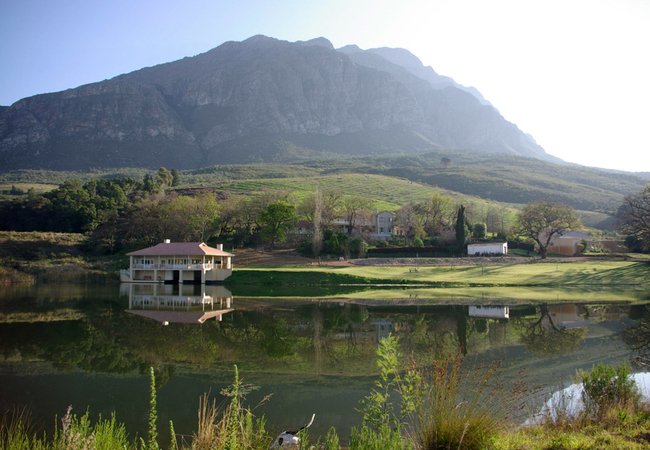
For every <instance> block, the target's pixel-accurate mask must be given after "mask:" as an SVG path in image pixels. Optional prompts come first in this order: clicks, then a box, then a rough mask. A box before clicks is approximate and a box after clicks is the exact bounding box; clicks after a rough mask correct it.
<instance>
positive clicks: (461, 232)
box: [456, 205, 468, 249]
mask: <svg viewBox="0 0 650 450" xmlns="http://www.w3.org/2000/svg"><path fill="white" fill-rule="evenodd" d="M467 231H468V229H467V224H466V219H465V207H464V206H463V205H460V207H459V208H458V215H457V216H456V244H457V245H458V247H460V248H461V249H462V248H463V247H465V243H466V242H467Z"/></svg>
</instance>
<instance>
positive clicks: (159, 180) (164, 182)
mask: <svg viewBox="0 0 650 450" xmlns="http://www.w3.org/2000/svg"><path fill="white" fill-rule="evenodd" d="M173 182H174V176H173V175H172V173H171V172H170V171H169V170H167V169H165V168H164V167H161V168H160V169H158V175H156V184H157V185H158V186H159V187H160V188H162V189H165V188H168V187H171V185H172V183H173Z"/></svg>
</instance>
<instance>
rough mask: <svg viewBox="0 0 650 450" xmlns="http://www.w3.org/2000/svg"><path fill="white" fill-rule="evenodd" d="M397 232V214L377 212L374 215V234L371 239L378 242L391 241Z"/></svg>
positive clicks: (371, 234)
mask: <svg viewBox="0 0 650 450" xmlns="http://www.w3.org/2000/svg"><path fill="white" fill-rule="evenodd" d="M393 234H397V233H396V232H395V214H394V213H392V212H390V211H381V212H378V211H377V210H375V212H374V213H373V214H372V233H370V238H371V239H374V240H377V241H387V240H389V239H390V238H391V237H392V236H393Z"/></svg>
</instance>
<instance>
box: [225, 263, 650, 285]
mask: <svg viewBox="0 0 650 450" xmlns="http://www.w3.org/2000/svg"><path fill="white" fill-rule="evenodd" d="M227 284H231V285H238V284H241V285H246V284H259V285H287V286H291V285H322V284H339V285H345V284H361V285H382V284H383V285H386V284H401V285H431V286H439V287H443V286H447V287H453V286H459V287H460V286H647V285H649V284H650V264H647V263H637V262H626V261H621V262H618V261H612V262H609V261H579V262H563V263H539V264H510V265H490V266H487V265H486V266H445V267H419V268H418V269H417V272H416V271H414V270H413V268H409V267H386V266H358V267H357V266H355V267H334V266H308V267H302V266H301V267H286V266H284V267H283V266H273V267H258V268H254V267H247V268H246V269H236V268H235V270H234V272H233V275H232V276H231V277H230V278H229V279H228V280H227Z"/></svg>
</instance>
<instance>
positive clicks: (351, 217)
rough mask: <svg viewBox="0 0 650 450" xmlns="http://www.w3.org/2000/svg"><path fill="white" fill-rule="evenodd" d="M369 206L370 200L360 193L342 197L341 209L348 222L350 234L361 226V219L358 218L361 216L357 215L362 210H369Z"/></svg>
mask: <svg viewBox="0 0 650 450" xmlns="http://www.w3.org/2000/svg"><path fill="white" fill-rule="evenodd" d="M370 207H371V202H370V200H368V199H367V198H365V197H362V196H360V195H349V196H347V197H344V198H343V201H342V209H343V211H344V212H345V219H346V221H347V223H349V224H350V225H349V227H350V229H349V233H350V234H354V231H355V230H359V229H360V228H362V224H361V222H362V220H360V219H361V218H360V217H359V216H360V215H361V213H362V212H363V211H364V210H369V209H370ZM357 234H359V233H357Z"/></svg>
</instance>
